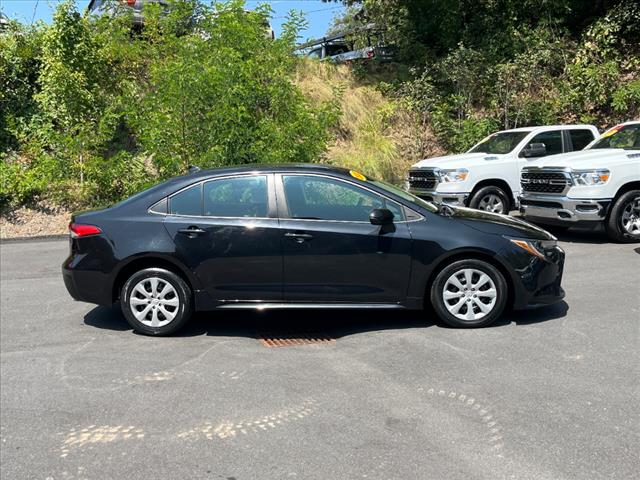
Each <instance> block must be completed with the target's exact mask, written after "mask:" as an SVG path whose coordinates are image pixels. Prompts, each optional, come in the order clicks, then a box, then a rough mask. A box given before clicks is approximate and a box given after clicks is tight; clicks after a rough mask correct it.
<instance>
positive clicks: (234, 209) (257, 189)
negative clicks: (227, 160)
mask: <svg viewBox="0 0 640 480" xmlns="http://www.w3.org/2000/svg"><path fill="white" fill-rule="evenodd" d="M203 205H204V215H206V216H211V217H256V218H265V217H267V177H265V176H263V175H260V176H257V175H256V176H250V177H235V178H224V179H220V180H212V181H210V182H206V183H205V184H204V202H203Z"/></svg>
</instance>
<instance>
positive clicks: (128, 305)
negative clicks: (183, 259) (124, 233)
mask: <svg viewBox="0 0 640 480" xmlns="http://www.w3.org/2000/svg"><path fill="white" fill-rule="evenodd" d="M120 307H121V309H122V313H123V314H124V316H125V318H126V319H127V322H129V325H131V327H132V328H133V329H134V330H135V331H136V332H138V333H142V334H144V335H155V336H164V335H170V334H172V333H174V332H176V331H178V330H179V329H180V328H182V327H183V326H184V324H185V323H186V322H187V320H189V317H190V316H191V309H192V306H191V289H190V288H189V286H188V285H187V284H186V282H185V281H184V280H183V279H182V278H181V277H180V276H178V275H176V274H175V273H173V272H171V271H169V270H165V269H164V268H145V269H143V270H139V271H137V272H136V273H134V274H133V275H131V277H129V279H128V280H127V281H126V282H125V284H124V285H123V287H122V291H121V294H120Z"/></svg>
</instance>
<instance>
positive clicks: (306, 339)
mask: <svg viewBox="0 0 640 480" xmlns="http://www.w3.org/2000/svg"><path fill="white" fill-rule="evenodd" d="M258 336H259V337H260V343H262V345H264V346H265V347H269V348H274V347H293V346H296V345H312V344H318V343H319V344H327V343H335V341H336V339H335V338H332V337H330V336H328V335H323V334H316V333H291V334H288V333H284V334H283V333H277V334H275V333H274V334H270V333H261V334H259V335H258Z"/></svg>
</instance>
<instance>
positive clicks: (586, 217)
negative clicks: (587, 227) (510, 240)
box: [520, 194, 611, 225]
mask: <svg viewBox="0 0 640 480" xmlns="http://www.w3.org/2000/svg"><path fill="white" fill-rule="evenodd" d="M610 206H611V199H597V200H595V199H574V198H568V197H563V196H554V195H527V194H525V195H522V196H521V197H520V214H521V215H522V216H523V217H525V218H526V219H527V220H531V221H533V222H534V223H535V222H536V221H538V222H539V223H548V224H552V225H575V224H578V223H591V222H602V221H603V220H604V219H605V218H606V216H607V213H609V208H610Z"/></svg>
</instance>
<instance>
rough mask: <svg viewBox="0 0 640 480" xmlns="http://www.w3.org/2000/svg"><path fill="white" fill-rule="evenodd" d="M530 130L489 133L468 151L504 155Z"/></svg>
mask: <svg viewBox="0 0 640 480" xmlns="http://www.w3.org/2000/svg"><path fill="white" fill-rule="evenodd" d="M529 133H530V132H528V131H526V132H498V133H494V134H493V135H489V136H488V137H487V138H485V139H484V140H483V141H481V142H480V143H479V144H478V145H476V146H475V147H473V148H472V149H471V150H469V152H468V153H476V152H480V153H494V154H496V155H504V154H505V153H509V152H511V151H512V150H513V149H514V148H516V147H517V146H518V144H519V143H520V142H521V141H522V140H523V139H524V137H526V136H527V135H529Z"/></svg>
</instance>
